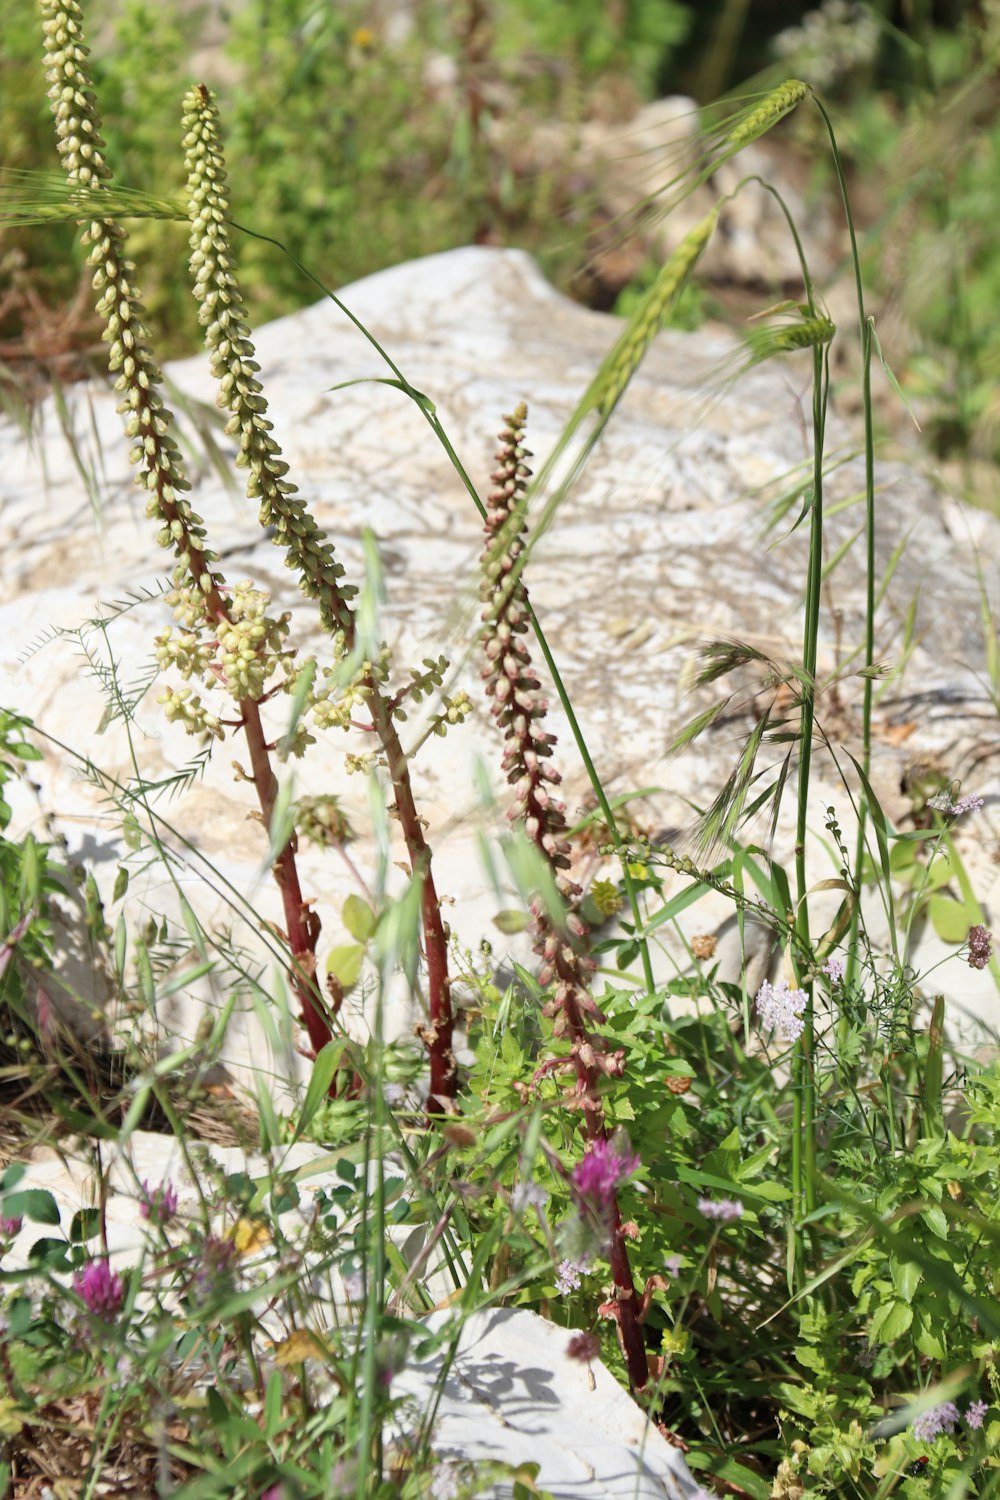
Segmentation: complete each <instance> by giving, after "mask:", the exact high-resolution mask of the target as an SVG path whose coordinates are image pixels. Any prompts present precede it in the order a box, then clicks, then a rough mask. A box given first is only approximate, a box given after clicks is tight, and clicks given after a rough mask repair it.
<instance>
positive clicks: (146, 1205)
mask: <svg viewBox="0 0 1000 1500" xmlns="http://www.w3.org/2000/svg"><path fill="white" fill-rule="evenodd" d="M139 1212H140V1214H141V1215H142V1217H143V1218H144V1219H148V1220H149V1221H150V1223H151V1224H159V1225H161V1227H162V1226H165V1225H167V1224H169V1223H170V1220H171V1219H172V1218H173V1216H174V1214H175V1213H176V1212H177V1189H176V1188H175V1187H174V1185H173V1183H172V1182H161V1183H160V1186H159V1187H158V1188H155V1189H154V1188H151V1187H150V1185H149V1183H148V1182H143V1184H142V1201H141V1202H140V1204H139Z"/></svg>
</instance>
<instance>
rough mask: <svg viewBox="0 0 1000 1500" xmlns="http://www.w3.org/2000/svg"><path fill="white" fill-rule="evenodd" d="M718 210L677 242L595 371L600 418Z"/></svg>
mask: <svg viewBox="0 0 1000 1500" xmlns="http://www.w3.org/2000/svg"><path fill="white" fill-rule="evenodd" d="M718 217H719V209H718V207H715V208H713V209H712V210H711V212H710V213H708V214H706V215H705V217H704V218H703V219H702V220H701V221H700V222H699V223H697V224H696V225H695V226H694V228H693V229H691V230H689V231H688V233H687V234H686V235H685V236H684V238H683V239H682V240H681V242H680V244H679V245H678V246H677V249H676V250H675V251H674V253H673V254H672V255H671V256H670V257H669V259H668V260H666V261H665V262H664V264H663V266H662V267H661V268H660V271H659V274H658V275H657V278H656V280H655V281H654V282H653V285H652V286H651V287H650V289H649V291H648V292H647V293H646V294H645V296H644V297H643V299H642V301H641V303H640V304H639V307H638V308H637V310H636V312H635V313H634V314H633V316H632V318H631V319H630V321H629V324H628V326H627V328H626V329H625V332H624V333H623V334H622V336H621V338H620V339H619V340H618V342H617V343H616V344H615V346H614V348H613V349H612V351H611V353H610V354H609V355H608V358H607V359H606V361H605V363H604V365H603V366H602V368H601V369H600V370H599V371H598V374H597V378H596V380H595V382H594V391H595V405H596V407H597V410H598V412H599V413H600V414H601V416H605V417H606V416H609V415H610V413H611V412H612V410H613V409H614V407H615V405H616V404H617V402H618V401H619V400H620V398H621V395H622V392H623V391H624V390H625V387H626V386H627V385H628V383H629V381H630V380H631V379H632V376H633V375H634V374H635V372H636V370H637V369H638V368H639V366H640V364H641V363H642V361H643V359H644V358H645V355H646V351H647V349H648V348H649V346H650V344H651V343H652V342H653V339H654V338H655V337H656V335H657V333H659V331H660V329H661V328H662V327H663V321H664V319H665V317H666V315H667V313H668V312H669V311H670V309H671V307H672V306H673V304H674V303H675V302H676V300H677V298H678V297H679V296H680V294H681V292H682V291H683V290H684V287H685V286H686V284H687V281H688V278H689V277H690V275H691V272H692V271H693V270H694V268H695V266H696V265H697V263H698V259H699V257H700V255H701V253H702V251H703V250H704V248H705V246H706V245H707V244H708V242H709V240H710V239H711V237H712V232H713V230H714V229H715V225H716V221H717V220H718Z"/></svg>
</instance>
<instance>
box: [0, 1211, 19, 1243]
mask: <svg viewBox="0 0 1000 1500" xmlns="http://www.w3.org/2000/svg"><path fill="white" fill-rule="evenodd" d="M23 1223H24V1220H23V1219H22V1218H21V1215H20V1214H15V1215H14V1216H13V1217H12V1218H10V1219H4V1218H0V1235H3V1237H4V1239H7V1240H12V1239H13V1238H14V1236H15V1235H16V1234H20V1233H21V1225H22V1224H23Z"/></svg>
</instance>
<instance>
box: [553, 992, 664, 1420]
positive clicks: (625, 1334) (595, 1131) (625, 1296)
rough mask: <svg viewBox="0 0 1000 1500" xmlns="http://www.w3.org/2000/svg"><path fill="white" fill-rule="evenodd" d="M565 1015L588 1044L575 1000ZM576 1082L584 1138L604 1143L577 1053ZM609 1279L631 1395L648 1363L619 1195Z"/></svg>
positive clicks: (572, 1031)
mask: <svg viewBox="0 0 1000 1500" xmlns="http://www.w3.org/2000/svg"><path fill="white" fill-rule="evenodd" d="M563 1011H564V1014H565V1015H566V1018H567V1020H568V1022H569V1025H568V1026H567V1030H566V1035H567V1036H568V1037H569V1038H570V1040H571V1042H572V1043H573V1044H579V1043H583V1042H585V1041H586V1040H587V1030H586V1027H585V1026H584V1023H583V1018H582V1016H581V1015H580V1011H579V1009H578V1007H577V1003H576V1000H575V999H572V1000H567V1002H566V1004H565V1006H564V1008H563ZM575 1063H576V1078H577V1084H578V1086H579V1089H580V1092H581V1094H582V1097H583V1098H584V1099H586V1100H587V1101H588V1102H589V1105H590V1107H588V1108H586V1109H585V1111H584V1114H585V1119H586V1130H587V1137H588V1139H589V1140H591V1141H606V1140H607V1139H608V1128H607V1125H606V1123H605V1120H604V1110H603V1108H602V1106H601V1104H600V1093H599V1086H600V1079H601V1074H600V1071H599V1070H598V1069H597V1068H596V1067H594V1066H593V1065H590V1066H588V1065H587V1064H586V1063H585V1062H584V1060H583V1058H582V1057H581V1056H580V1053H579V1050H578V1049H577V1050H576V1056H575ZM608 1260H609V1262H610V1264H611V1276H612V1279H613V1280H614V1284H615V1304H616V1306H617V1309H618V1330H619V1333H620V1335H621V1346H622V1352H623V1354H624V1355H625V1364H626V1367H627V1369H628V1380H629V1385H630V1386H631V1388H632V1390H633V1391H641V1390H643V1389H644V1388H645V1387H646V1386H647V1385H648V1383H649V1361H648V1360H647V1358H646V1340H645V1338H644V1336H643V1332H642V1324H641V1322H640V1321H639V1302H638V1298H637V1297H636V1292H635V1282H634V1281H633V1279H632V1266H631V1263H630V1261H629V1258H628V1247H627V1245H626V1244H625V1235H624V1233H623V1232H622V1216H621V1210H620V1209H619V1207H618V1194H617V1192H615V1191H612V1194H611V1249H610V1251H609V1253H608Z"/></svg>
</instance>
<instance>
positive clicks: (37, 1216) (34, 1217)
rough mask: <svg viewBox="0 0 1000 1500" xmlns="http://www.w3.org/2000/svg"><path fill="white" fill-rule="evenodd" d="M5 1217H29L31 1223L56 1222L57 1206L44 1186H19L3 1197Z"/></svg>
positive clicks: (57, 1216)
mask: <svg viewBox="0 0 1000 1500" xmlns="http://www.w3.org/2000/svg"><path fill="white" fill-rule="evenodd" d="M2 1207H3V1216H4V1218H5V1219H30V1220H31V1222H32V1223H33V1224H58V1223H59V1208H58V1205H57V1204H56V1200H55V1199H54V1198H53V1196H52V1194H51V1193H48V1192H46V1191H45V1189H44V1188H21V1189H20V1191H18V1192H14V1193H5V1194H4V1197H3V1204H2Z"/></svg>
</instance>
